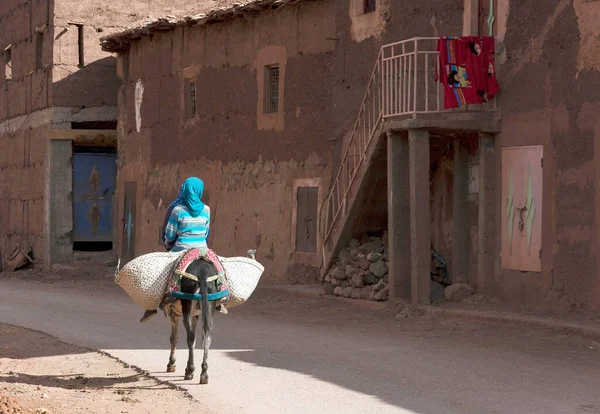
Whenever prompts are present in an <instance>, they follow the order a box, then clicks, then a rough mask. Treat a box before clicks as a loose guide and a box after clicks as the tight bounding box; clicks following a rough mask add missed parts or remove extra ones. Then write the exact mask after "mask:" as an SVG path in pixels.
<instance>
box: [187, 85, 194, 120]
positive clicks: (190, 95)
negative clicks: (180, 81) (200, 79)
mask: <svg viewBox="0 0 600 414" xmlns="http://www.w3.org/2000/svg"><path fill="white" fill-rule="evenodd" d="M186 95H187V117H188V118H193V117H194V116H196V82H195V81H193V80H189V81H187V94H186Z"/></svg>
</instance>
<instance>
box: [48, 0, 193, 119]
mask: <svg viewBox="0 0 600 414" xmlns="http://www.w3.org/2000/svg"><path fill="white" fill-rule="evenodd" d="M193 8H194V4H193V3H190V2H189V1H187V2H186V1H182V0H150V1H142V0H133V1H128V2H127V5H126V7H124V5H123V3H120V2H115V1H113V0H84V1H82V0H56V6H55V8H54V23H53V24H54V32H55V33H56V36H55V42H54V67H53V78H54V85H53V104H54V106H57V107H78V108H81V107H86V108H90V107H101V106H108V105H110V106H116V103H117V92H118V88H119V80H118V78H117V76H116V70H115V68H116V58H115V56H114V55H112V54H111V53H107V52H103V51H102V49H101V48H100V46H99V45H100V38H101V37H102V36H106V35H108V34H111V33H113V32H117V31H122V30H124V29H126V28H128V27H130V26H132V25H139V24H141V23H142V22H143V21H144V20H147V19H148V18H150V17H151V16H153V15H154V16H155V17H156V15H158V16H165V15H173V14H182V13H185V12H186V11H190V10H191V9H193ZM77 25H83V58H84V59H83V63H84V66H83V67H80V66H79V33H78V28H77Z"/></svg>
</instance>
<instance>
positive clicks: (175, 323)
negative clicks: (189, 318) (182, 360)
mask: <svg viewBox="0 0 600 414" xmlns="http://www.w3.org/2000/svg"><path fill="white" fill-rule="evenodd" d="M167 313H168V315H169V319H170V321H171V355H170V356H169V364H168V365H167V372H175V348H176V347H177V328H178V327H179V319H180V318H181V316H180V315H178V314H177V313H175V311H174V309H173V308H172V307H171V306H169V307H168V308H167Z"/></svg>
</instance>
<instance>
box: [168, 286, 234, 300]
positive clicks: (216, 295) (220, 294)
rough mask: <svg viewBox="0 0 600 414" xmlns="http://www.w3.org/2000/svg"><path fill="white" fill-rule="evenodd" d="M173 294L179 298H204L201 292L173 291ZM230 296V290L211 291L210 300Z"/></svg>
mask: <svg viewBox="0 0 600 414" xmlns="http://www.w3.org/2000/svg"><path fill="white" fill-rule="evenodd" d="M171 295H173V297H174V298H177V299H183V300H198V301H200V300H202V295H201V294H200V293H198V294H194V293H184V292H171ZM227 296H229V290H228V289H226V290H223V291H221V292H217V293H209V294H208V300H209V301H210V302H212V301H215V300H219V299H223V298H224V297H227Z"/></svg>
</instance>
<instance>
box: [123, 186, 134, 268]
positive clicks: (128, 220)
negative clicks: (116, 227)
mask: <svg viewBox="0 0 600 414" xmlns="http://www.w3.org/2000/svg"><path fill="white" fill-rule="evenodd" d="M124 189H125V191H124V194H123V196H124V197H123V238H122V240H121V266H124V265H125V264H127V263H128V262H130V261H131V260H133V259H134V258H135V230H136V229H135V214H136V196H137V184H136V182H135V181H127V182H125V186H124Z"/></svg>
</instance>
